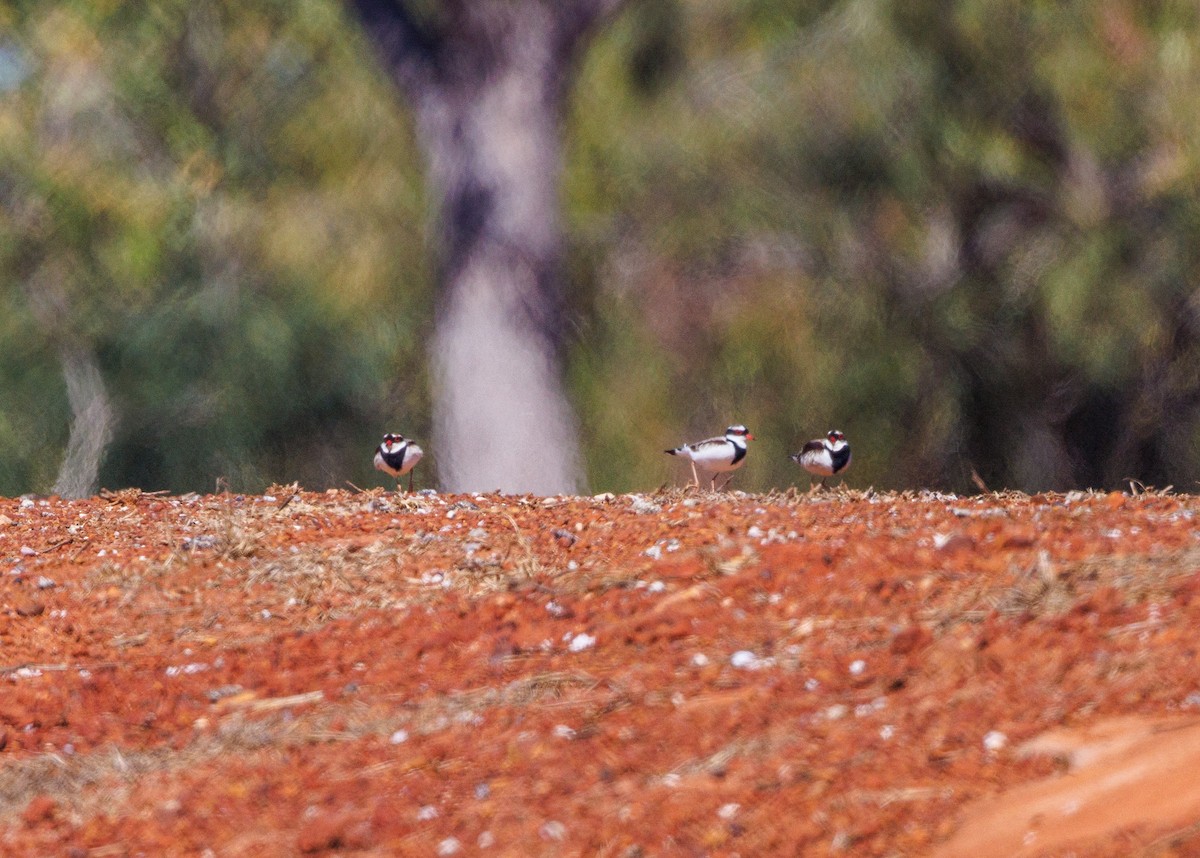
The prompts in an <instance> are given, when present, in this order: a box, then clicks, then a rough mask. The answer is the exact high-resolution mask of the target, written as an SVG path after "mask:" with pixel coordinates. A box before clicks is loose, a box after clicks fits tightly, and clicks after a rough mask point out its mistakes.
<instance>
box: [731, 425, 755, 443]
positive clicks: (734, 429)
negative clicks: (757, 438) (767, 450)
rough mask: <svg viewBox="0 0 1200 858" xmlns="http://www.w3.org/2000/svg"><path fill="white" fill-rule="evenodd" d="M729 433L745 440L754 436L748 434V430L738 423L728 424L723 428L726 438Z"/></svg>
mask: <svg viewBox="0 0 1200 858" xmlns="http://www.w3.org/2000/svg"><path fill="white" fill-rule="evenodd" d="M730 435H733V436H734V437H737V438H745V439H746V440H747V441H753V440H754V436H753V435H751V434H750V430H749V429H747V428H746V427H745V426H743V425H741V424H740V423H739V424H738V425H736V426H730V427H729V428H728V429H726V430H725V437H727V438H728V437H729V436H730Z"/></svg>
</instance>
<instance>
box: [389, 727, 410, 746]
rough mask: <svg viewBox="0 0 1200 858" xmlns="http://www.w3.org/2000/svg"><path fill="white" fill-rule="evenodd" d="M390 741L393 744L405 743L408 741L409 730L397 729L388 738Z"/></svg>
mask: <svg viewBox="0 0 1200 858" xmlns="http://www.w3.org/2000/svg"><path fill="white" fill-rule="evenodd" d="M388 741H389V742H391V743H392V744H393V745H400V744H403V743H404V742H407V741H408V731H407V730H397V731H396V732H395V733H393V734H392V735H391V736H390V737H389V738H388Z"/></svg>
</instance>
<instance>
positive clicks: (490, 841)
mask: <svg viewBox="0 0 1200 858" xmlns="http://www.w3.org/2000/svg"><path fill="white" fill-rule="evenodd" d="M475 845H476V846H478V847H479V848H480V849H490V848H491V847H493V846H495V845H496V835H494V834H492V832H490V831H484V832H483V833H482V834H480V835H479V839H477V840H476V841H475Z"/></svg>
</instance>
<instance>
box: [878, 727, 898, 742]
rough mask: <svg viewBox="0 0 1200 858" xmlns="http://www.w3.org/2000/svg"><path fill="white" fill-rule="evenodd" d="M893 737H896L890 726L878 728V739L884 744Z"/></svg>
mask: <svg viewBox="0 0 1200 858" xmlns="http://www.w3.org/2000/svg"><path fill="white" fill-rule="evenodd" d="M895 735H896V728H895V727H893V726H892V725H891V724H884V725H883V726H882V727H880V728H879V738H880V739H883V740H884V741H885V742H886V741H887V740H888V739H890V738H892V736H895Z"/></svg>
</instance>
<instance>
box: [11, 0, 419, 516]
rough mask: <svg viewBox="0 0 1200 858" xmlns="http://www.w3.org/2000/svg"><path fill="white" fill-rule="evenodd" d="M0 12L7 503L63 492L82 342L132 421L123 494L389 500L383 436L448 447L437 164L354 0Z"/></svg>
mask: <svg viewBox="0 0 1200 858" xmlns="http://www.w3.org/2000/svg"><path fill="white" fill-rule="evenodd" d="M0 18H2V19H3V20H5V21H7V22H8V23H9V24H10V25H11V27H12V30H11V32H12V33H13V34H14V35H13V38H11V39H8V40H5V41H2V42H0V52H2V55H3V56H4V57H5V62H7V63H8V64H9V65H14V66H15V67H17V68H18V69H19V70H20V71H21V74H20V75H15V76H14V75H11V74H10V76H9V77H8V78H5V77H4V75H3V74H0V81H3V80H12V81H13V83H11V84H10V86H9V87H8V88H7V89H6V90H4V91H3V92H0V152H2V153H3V158H4V160H5V161H6V162H7V163H8V164H10V165H11V166H12V169H11V171H6V172H7V175H8V178H6V179H5V180H3V182H0V195H2V196H3V199H4V205H3V206H2V207H0V211H3V212H4V213H5V214H4V217H3V220H0V284H2V286H0V301H2V302H3V304H4V307H5V309H6V310H7V311H8V312H6V313H5V314H4V319H5V321H4V322H3V325H4V326H5V328H6V329H7V330H5V331H4V333H5V343H6V349H5V353H4V355H3V357H2V358H0V379H3V390H4V394H5V395H4V397H3V400H2V401H0V443H3V445H4V449H5V450H6V456H5V461H6V470H3V471H0V491H2V492H5V493H13V492H19V491H28V490H31V489H34V490H46V489H48V488H49V486H50V484H51V483H52V482H53V479H54V473H55V470H56V467H57V460H58V457H59V456H60V455H61V451H62V449H63V445H64V443H65V440H66V434H67V429H68V424H69V421H70V417H71V415H70V413H69V409H68V408H67V404H66V400H65V392H64V388H63V382H62V380H61V378H60V377H59V368H58V366H57V363H58V353H57V347H56V344H60V343H66V342H70V343H73V344H82V345H83V346H84V347H85V348H86V349H87V350H88V351H89V352H91V353H92V354H93V355H95V356H96V358H97V360H98V361H99V364H100V366H101V368H102V370H103V376H104V379H105V382H106V385H107V387H108V392H109V395H110V397H111V399H112V400H113V402H114V404H115V406H116V410H117V413H118V415H119V420H120V422H119V425H118V428H117V435H116V439H115V442H114V444H113V445H112V448H111V449H110V451H109V455H108V457H107V460H106V463H105V466H104V469H103V471H102V475H101V481H102V483H103V484H105V485H108V486H122V485H138V486H142V487H145V488H148V489H150V488H170V489H173V490H176V491H180V490H185V489H202V490H211V489H212V487H213V486H214V484H215V480H216V479H217V478H218V477H224V478H226V479H227V480H228V482H229V484H230V485H231V486H232V487H233V488H244V489H253V488H261V487H262V486H264V485H266V484H268V483H270V482H271V481H273V480H291V479H300V480H302V481H305V482H306V483H307V484H309V485H313V484H316V485H328V484H333V485H340V484H342V483H343V481H344V480H346V479H354V480H357V481H359V482H360V483H365V484H370V483H371V481H373V480H374V479H375V477H374V476H373V475H372V471H371V469H370V455H369V451H370V449H371V447H372V445H373V444H374V443H376V442H377V436H378V435H379V434H380V433H382V431H384V429H387V428H391V427H393V426H394V427H396V428H397V429H400V430H401V431H404V432H406V433H411V434H413V435H416V436H421V435H423V434H425V433H427V432H428V426H429V423H428V417H427V414H428V407H427V403H426V393H425V384H424V371H423V365H424V364H423V360H424V357H423V355H422V353H421V349H420V348H419V341H420V335H421V332H422V331H423V329H424V328H425V327H426V326H427V325H428V319H429V315H430V307H431V300H430V288H429V279H430V278H429V274H428V271H427V266H426V263H425V261H424V248H423V241H422V227H421V224H422V221H423V218H424V215H423V208H424V203H423V193H422V190H421V183H420V180H419V164H418V163H417V159H416V157H415V154H414V152H413V146H412V144H411V139H410V134H409V131H408V129H407V128H405V127H404V126H403V125H402V124H400V121H399V120H400V119H401V117H402V114H401V112H400V111H399V110H397V109H396V104H395V99H394V96H393V93H392V92H391V91H390V89H389V88H388V86H387V85H386V83H385V82H383V81H382V80H380V79H379V77H378V76H377V72H376V71H375V69H374V67H373V65H372V64H371V63H369V62H364V60H363V56H364V49H363V47H362V45H360V44H359V42H358V41H357V39H356V38H355V36H354V33H353V30H352V29H351V28H350V26H349V25H348V23H347V21H346V20H345V19H344V16H343V14H342V12H341V10H340V8H339V7H338V6H337V5H336V4H334V3H330V2H316V0H311V2H310V0H301V2H286V3H285V2H261V3H255V4H242V3H235V2H203V3H191V2H182V0H180V2H162V3H154V4H148V5H144V4H139V3H132V4H109V3H95V2H82V0H81V2H60V3H55V4H15V5H12V4H10V5H7V6H3V7H0ZM17 78H19V80H18V79H17Z"/></svg>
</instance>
